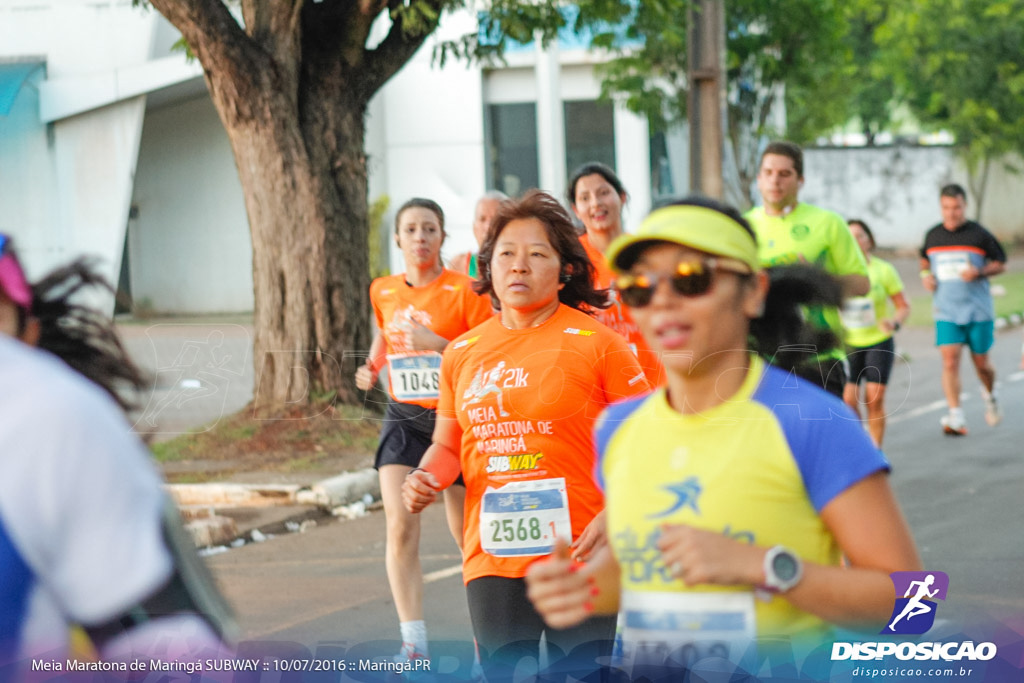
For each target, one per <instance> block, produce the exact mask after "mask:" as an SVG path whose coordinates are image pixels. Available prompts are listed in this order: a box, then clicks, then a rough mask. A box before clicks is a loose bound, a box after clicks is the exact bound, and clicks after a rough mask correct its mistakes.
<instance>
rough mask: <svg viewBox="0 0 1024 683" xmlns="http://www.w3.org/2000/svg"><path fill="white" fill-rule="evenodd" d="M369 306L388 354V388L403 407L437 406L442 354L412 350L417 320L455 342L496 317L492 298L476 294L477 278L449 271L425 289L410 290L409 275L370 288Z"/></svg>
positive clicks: (390, 277)
mask: <svg viewBox="0 0 1024 683" xmlns="http://www.w3.org/2000/svg"><path fill="white" fill-rule="evenodd" d="M370 303H372V304H373V313H374V315H375V316H377V327H378V328H379V329H380V333H381V334H382V335H384V342H385V348H386V349H387V353H388V360H389V362H388V370H389V374H388V380H389V381H388V385H389V386H388V389H389V392H390V393H391V397H392V398H393V399H395V400H396V401H399V402H402V403H415V404H416V405H420V406H423V407H424V408H436V407H437V389H438V387H437V382H438V378H437V375H438V372H437V370H438V368H439V367H440V364H439V362H440V354H438V353H434V352H423V351H413V350H412V349H411V348H409V343H408V340H407V335H408V333H409V331H410V330H411V329H412V321H416V322H418V323H420V324H422V325H424V326H425V327H428V328H430V330H431V331H432V332H434V333H435V334H438V335H440V336H442V337H444V338H445V339H448V340H451V339H455V338H456V337H458V336H459V335H460V334H462V333H463V332H465V331H466V330H469V329H471V328H473V327H476V326H477V325H479V324H480V323H482V322H483V321H485V320H487V319H488V318H490V317H491V316H492V315H494V311H493V310H491V299H490V297H487V296H480V295H479V294H477V293H476V292H474V291H473V280H472V279H471V278H469V277H468V276H466V275H463V274H462V273H456V272H454V271H451V270H447V269H446V270H443V271H441V275H439V276H438V277H437V279H435V280H434V281H433V282H431V283H430V284H429V285H426V286H425V287H410V286H409V285H408V284H406V281H405V274H404V273H402V274H399V275H388V276H385V277H379V278H377V279H376V280H374V281H373V282H372V283H371V284H370Z"/></svg>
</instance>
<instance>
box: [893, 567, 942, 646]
mask: <svg viewBox="0 0 1024 683" xmlns="http://www.w3.org/2000/svg"><path fill="white" fill-rule="evenodd" d="M889 576H890V577H891V578H892V585H893V587H894V588H895V589H896V604H895V605H894V606H893V608H892V616H890V617H889V623H888V625H886V627H885V628H884V629H882V631H881V632H882V633H883V634H886V635H891V634H894V633H898V634H902V635H920V634H922V633H925V632H927V631H928V629H930V628H931V627H932V624H934V623H935V611H936V609H937V608H938V605H937V603H936V602H935V601H936V600H945V599H946V591H948V590H949V576H947V575H946V573H945V572H893V573H892V574H890V575H889ZM901 596H902V597H901Z"/></svg>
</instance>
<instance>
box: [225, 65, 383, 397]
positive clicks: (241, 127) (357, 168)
mask: <svg viewBox="0 0 1024 683" xmlns="http://www.w3.org/2000/svg"><path fill="white" fill-rule="evenodd" d="M263 66H265V65H263ZM209 73H210V72H209V71H207V74H209ZM258 73H259V72H258ZM266 73H267V74H273V73H274V69H273V68H270V69H267V70H266ZM208 80H209V84H210V91H211V93H212V94H213V98H214V102H215V104H216V105H217V109H218V111H219V112H220V115H221V119H222V121H223V123H224V127H225V129H226V130H227V132H228V137H229V138H230V140H231V145H232V149H233V150H234V154H235V161H236V163H237V165H238V173H239V177H240V180H241V184H242V188H243V193H244V197H245V206H246V210H247V212H248V216H249V226H250V230H251V234H252V247H253V288H254V297H255V311H254V319H253V325H254V328H255V338H254V343H253V354H254V356H253V365H254V368H255V371H256V387H255V391H254V406H255V407H256V408H258V409H259V408H266V407H271V406H281V405H282V404H286V405H287V404H291V405H297V404H305V403H307V402H308V401H310V399H312V398H316V397H317V395H318V394H320V395H324V394H326V393H327V392H329V391H337V397H338V400H339V401H340V402H342V403H356V402H358V400H359V394H358V392H357V390H356V388H355V383H354V380H353V375H354V373H355V368H356V366H357V365H358V364H359V363H361V362H362V360H361V359H359V360H355V358H357V357H358V356H359V355H360V354H362V355H363V356H364V357H365V354H366V352H367V350H368V349H369V346H370V325H369V295H368V288H369V270H368V267H367V258H368V257H367V254H368V252H367V237H366V232H367V231H366V187H367V182H366V164H365V155H364V152H363V132H364V124H363V115H364V113H365V103H363V102H361V101H360V100H356V99H347V100H345V99H343V100H340V101H337V100H326V101H325V100H318V99H316V98H315V97H311V96H310V93H309V92H303V91H304V90H306V91H308V90H310V88H303V87H296V86H294V85H293V84H290V83H287V82H285V83H282V79H280V78H274V77H272V76H271V75H264V76H261V77H257V78H256V79H255V83H256V85H255V88H256V89H257V92H255V93H247V94H240V93H238V92H237V88H238V87H239V83H237V82H234V81H232V82H231V84H230V85H231V86H232V89H233V91H232V93H231V101H230V102H227V101H226V100H227V99H228V98H226V97H225V96H224V85H225V83H224V82H223V81H222V80H221V79H216V78H214V79H208ZM285 80H286V79H285ZM306 82H308V81H306ZM288 93H298V94H297V96H296V98H295V99H293V98H292V97H289V95H288ZM240 95H241V96H240ZM239 101H243V102H248V103H249V104H250V105H251V107H250V108H248V110H247V111H240V110H239V108H238V102H239ZM297 101H299V102H319V103H318V105H317V106H316V107H310V109H316V110H318V111H319V112H323V113H319V114H316V115H315V116H313V117H311V118H312V123H310V122H309V120H306V121H303V120H300V119H303V118H307V119H308V118H309V117H303V116H301V114H300V111H301V109H300V107H299V106H298V104H297ZM334 121H340V122H341V123H340V125H338V126H337V127H334V128H332V130H333V131H334V133H333V134H331V135H330V139H328V138H327V134H326V133H325V128H331V125H332V123H331V122H334ZM332 158H333V159H335V160H336V161H334V162H332V161H331V159H332Z"/></svg>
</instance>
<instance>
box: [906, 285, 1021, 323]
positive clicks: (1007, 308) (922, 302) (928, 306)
mask: <svg viewBox="0 0 1024 683" xmlns="http://www.w3.org/2000/svg"><path fill="white" fill-rule="evenodd" d="M996 285H999V286H1001V287H1003V288H1004V289H1005V290H1006V294H1004V295H1003V296H996V297H993V300H994V301H995V306H996V316H1004V315H1010V314H1011V313H1020V312H1022V311H1024V272H1016V273H1003V274H1002V275H999V276H997V277H995V278H993V279H992V286H993V287H995V286H996ZM910 307H911V308H910V318H909V319H908V320H907V324H908V325H914V326H920V327H931V326H932V324H933V320H932V296H931V294H924V295H921V296H915V297H912V298H911V299H910Z"/></svg>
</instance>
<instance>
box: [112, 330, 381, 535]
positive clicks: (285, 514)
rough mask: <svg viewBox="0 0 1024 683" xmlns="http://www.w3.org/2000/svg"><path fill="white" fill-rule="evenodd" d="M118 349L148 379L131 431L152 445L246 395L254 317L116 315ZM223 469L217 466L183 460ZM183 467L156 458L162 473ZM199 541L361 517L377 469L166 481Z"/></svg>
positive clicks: (229, 409)
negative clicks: (124, 317) (205, 481)
mask: <svg viewBox="0 0 1024 683" xmlns="http://www.w3.org/2000/svg"><path fill="white" fill-rule="evenodd" d="M118 330H119V332H120V334H121V337H122V340H123V341H124V344H125V347H126V348H127V350H128V352H129V353H130V354H131V356H132V357H133V358H134V359H135V361H136V362H137V363H138V364H139V365H140V367H141V368H142V369H143V370H144V371H145V372H147V373H148V374H149V375H150V376H151V377H152V378H153V388H152V391H151V392H150V394H149V396H145V397H142V401H141V404H142V405H141V407H140V409H139V410H138V411H136V412H135V413H134V414H133V415H132V416H131V420H132V422H133V428H134V430H135V431H136V432H138V433H140V434H145V435H147V436H148V438H150V439H151V440H152V441H153V442H161V441H166V440H169V439H172V438H174V437H176V436H179V435H181V434H187V433H195V432H198V431H202V430H205V429H209V428H210V427H211V426H213V425H216V424H217V423H218V422H219V421H220V419H221V418H222V417H225V416H228V415H231V414H234V413H236V412H238V411H239V410H241V409H242V408H244V407H245V406H246V405H247V404H248V403H249V402H250V401H251V400H252V396H253V393H254V388H255V371H254V367H253V362H252V338H253V334H252V323H251V317H250V316H245V315H231V316H216V317H213V316H210V317H190V318H182V319H173V318H164V319H154V320H120V321H118ZM197 466H199V467H203V468H209V469H207V470H206V471H207V472H209V471H210V470H211V469H212V468H214V467H223V466H224V463H222V462H209V463H204V462H202V461H199V462H198V463H197V462H191V463H187V464H186V465H185V466H184V467H185V471H186V472H187V471H189V470H194V469H195V467H197ZM179 467H182V465H181V464H180V463H175V462H167V463H162V465H161V468H162V470H163V472H164V474H165V476H166V475H167V474H168V473H170V472H175V471H176V469H177V468H179ZM167 489H168V492H169V493H170V495H171V496H172V498H173V499H174V500H175V502H176V503H177V504H178V506H179V509H180V510H181V512H182V517H183V519H184V520H185V522H186V528H187V529H188V530H189V532H190V533H191V534H192V536H193V539H194V540H195V541H196V545H197V546H199V547H211V546H226V545H228V544H232V543H234V544H239V543H240V542H246V541H250V542H251V541H254V540H256V541H258V540H262V539H265V538H267V537H269V536H271V535H275V534H281V533H287V532H291V531H300V530H304V529H307V528H309V527H310V526H311V525H315V524H317V523H323V522H325V521H329V520H330V519H332V515H336V516H346V515H347V516H358V515H361V514H366V511H367V510H368V509H371V508H372V507H373V506H374V505H375V502H374V501H377V500H379V498H380V488H379V482H378V480H377V473H376V471H375V470H373V469H372V468H366V467H365V466H364V467H359V468H357V469H354V470H353V471H350V472H343V473H340V474H338V473H335V474H333V475H332V476H326V477H325V476H324V475H323V473H322V472H321V473H308V472H295V473H287V474H282V473H279V472H274V473H267V472H245V473H240V474H231V475H229V476H227V477H225V480H224V481H220V482H216V483H208V484H168V485H167Z"/></svg>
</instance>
